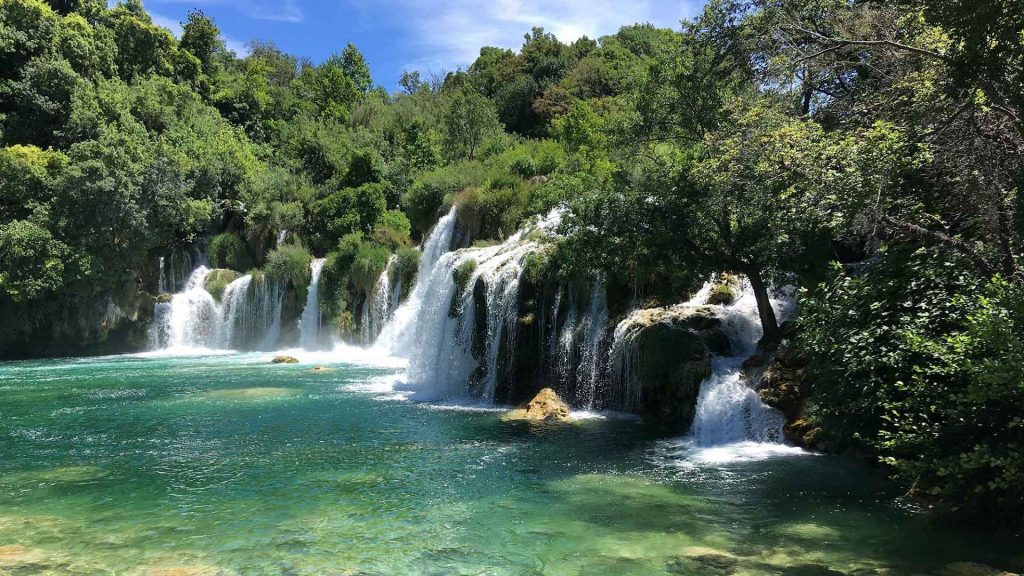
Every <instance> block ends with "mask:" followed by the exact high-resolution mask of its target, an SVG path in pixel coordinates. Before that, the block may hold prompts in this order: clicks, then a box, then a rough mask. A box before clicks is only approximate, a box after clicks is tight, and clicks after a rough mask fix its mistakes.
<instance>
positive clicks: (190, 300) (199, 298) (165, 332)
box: [150, 266, 218, 348]
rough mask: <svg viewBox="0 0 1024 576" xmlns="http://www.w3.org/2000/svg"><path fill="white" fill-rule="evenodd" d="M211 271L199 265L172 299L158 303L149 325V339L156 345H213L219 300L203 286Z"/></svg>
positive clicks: (192, 346) (163, 346)
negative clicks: (150, 325)
mask: <svg viewBox="0 0 1024 576" xmlns="http://www.w3.org/2000/svg"><path fill="white" fill-rule="evenodd" d="M209 274H210V269H209V268H207V267H206V266H199V267H198V268H196V269H195V270H194V271H193V272H192V274H191V275H189V277H188V280H187V281H186V282H185V287H184V289H183V290H182V291H181V292H179V293H177V294H175V295H174V296H173V297H172V298H171V301H170V302H162V303H158V304H157V305H156V307H155V309H154V318H153V326H152V327H151V328H150V338H151V341H150V342H151V344H152V345H154V347H159V348H196V347H201V348H208V347H211V346H213V345H214V343H215V342H214V341H215V338H216V325H217V317H218V310H217V302H216V301H214V299H213V296H211V295H210V293H209V292H207V291H206V289H205V288H204V287H203V284H204V283H205V282H206V277H207V276H208V275H209Z"/></svg>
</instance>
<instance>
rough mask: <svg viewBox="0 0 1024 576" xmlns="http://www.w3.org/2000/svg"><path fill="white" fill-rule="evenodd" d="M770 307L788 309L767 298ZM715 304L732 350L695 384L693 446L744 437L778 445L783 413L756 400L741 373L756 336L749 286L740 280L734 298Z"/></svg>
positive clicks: (759, 332) (782, 313)
mask: <svg viewBox="0 0 1024 576" xmlns="http://www.w3.org/2000/svg"><path fill="white" fill-rule="evenodd" d="M772 306H773V307H774V308H775V310H776V314H777V315H779V317H782V318H784V317H785V316H786V315H788V314H789V313H790V311H791V310H790V309H791V308H792V301H791V300H790V299H778V300H773V301H772ZM720 308H721V312H722V318H723V320H724V321H725V330H726V334H728V336H729V340H730V341H731V343H732V346H733V351H734V352H735V354H734V355H733V356H715V357H714V358H712V361H711V375H710V376H709V377H708V378H706V379H705V380H704V381H703V382H701V385H700V394H699V395H698V397H697V412H696V415H695V417H694V420H693V437H694V440H695V441H696V442H697V444H698V445H699V446H719V445H723V444H731V443H735V442H744V441H753V442H770V443H781V442H782V440H783V435H782V426H783V424H785V419H784V417H783V416H782V414H781V413H780V412H779V411H777V410H774V409H772V408H770V407H768V406H765V405H764V404H763V403H762V402H761V398H760V397H759V396H758V395H757V392H756V391H755V390H754V388H753V387H751V385H750V383H749V382H748V381H747V378H746V377H745V375H744V373H743V362H744V361H745V360H746V359H747V358H750V357H751V356H752V355H753V354H754V353H755V352H756V351H757V342H758V340H760V339H761V335H762V329H761V321H760V318H759V316H758V313H757V301H756V299H755V298H754V291H753V290H752V289H751V288H750V284H749V283H748V282H746V281H744V282H743V285H742V290H741V291H740V294H739V295H738V297H737V298H736V301H735V302H734V303H733V304H730V305H726V306H721V307H720Z"/></svg>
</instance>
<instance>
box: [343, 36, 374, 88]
mask: <svg viewBox="0 0 1024 576" xmlns="http://www.w3.org/2000/svg"><path fill="white" fill-rule="evenodd" d="M341 69H342V70H343V71H344V72H345V76H348V78H349V79H350V80H352V83H353V84H355V86H356V90H358V91H360V92H362V93H363V94H366V93H367V92H369V91H370V89H371V88H373V77H372V76H370V67H369V66H367V65H366V59H365V58H363V53H362V52H360V51H359V49H358V48H356V47H355V45H354V44H352V43H351V42H350V43H349V44H348V45H347V46H345V49H344V50H342V51H341Z"/></svg>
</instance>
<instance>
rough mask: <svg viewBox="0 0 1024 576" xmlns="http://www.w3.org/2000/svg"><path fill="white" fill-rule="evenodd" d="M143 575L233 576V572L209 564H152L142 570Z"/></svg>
mask: <svg viewBox="0 0 1024 576" xmlns="http://www.w3.org/2000/svg"><path fill="white" fill-rule="evenodd" d="M143 574H145V576H233V575H234V574H235V572H234V571H233V570H228V569H226V568H221V567H220V566H213V565H210V564H192V565H187V566H152V567H150V568H147V569H146V571H145V572H143Z"/></svg>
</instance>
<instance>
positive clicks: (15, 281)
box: [0, 220, 69, 302]
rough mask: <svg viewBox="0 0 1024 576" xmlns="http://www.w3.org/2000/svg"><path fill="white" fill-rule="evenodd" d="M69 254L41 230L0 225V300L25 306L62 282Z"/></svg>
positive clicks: (27, 224) (23, 225) (33, 226)
mask: <svg viewBox="0 0 1024 576" xmlns="http://www.w3.org/2000/svg"><path fill="white" fill-rule="evenodd" d="M68 254H69V250H68V247H67V246H66V245H64V244H63V243H62V242H59V241H57V240H54V238H53V236H52V235H51V234H50V232H49V231H47V230H46V229H44V228H41V227H39V226H38V225H36V224H33V223H31V222H26V221H24V220H14V221H12V222H8V223H6V224H3V225H0V296H2V297H6V298H10V299H11V300H13V301H15V302H25V301H27V300H32V299H35V298H39V297H42V296H44V295H46V294H51V293H53V292H54V291H56V290H57V289H59V288H60V287H61V286H62V285H63V282H64V259H65V258H66V257H67V256H68Z"/></svg>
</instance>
